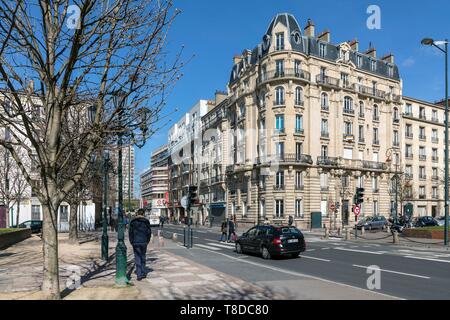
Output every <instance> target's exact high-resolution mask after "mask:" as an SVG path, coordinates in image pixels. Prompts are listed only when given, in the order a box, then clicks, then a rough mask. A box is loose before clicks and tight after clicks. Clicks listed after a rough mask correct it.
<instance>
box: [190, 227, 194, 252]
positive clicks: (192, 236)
mask: <svg viewBox="0 0 450 320" xmlns="http://www.w3.org/2000/svg"><path fill="white" fill-rule="evenodd" d="M193 245H194V230H193V229H191V246H190V247H191V248H193Z"/></svg>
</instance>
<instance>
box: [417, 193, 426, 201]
mask: <svg viewBox="0 0 450 320" xmlns="http://www.w3.org/2000/svg"><path fill="white" fill-rule="evenodd" d="M426 198H427V196H426V195H424V194H421V195H419V199H420V200H425V199H426Z"/></svg>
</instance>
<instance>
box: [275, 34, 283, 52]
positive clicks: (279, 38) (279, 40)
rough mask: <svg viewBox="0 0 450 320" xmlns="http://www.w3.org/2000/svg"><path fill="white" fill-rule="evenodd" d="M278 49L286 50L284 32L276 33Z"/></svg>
mask: <svg viewBox="0 0 450 320" xmlns="http://www.w3.org/2000/svg"><path fill="white" fill-rule="evenodd" d="M275 49H276V50H277V51H280V50H284V32H280V33H277V34H276V48H275Z"/></svg>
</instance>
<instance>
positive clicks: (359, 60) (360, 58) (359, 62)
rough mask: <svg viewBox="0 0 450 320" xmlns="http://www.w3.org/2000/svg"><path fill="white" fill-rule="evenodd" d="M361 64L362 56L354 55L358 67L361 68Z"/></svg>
mask: <svg viewBox="0 0 450 320" xmlns="http://www.w3.org/2000/svg"><path fill="white" fill-rule="evenodd" d="M362 64H363V57H362V56H361V55H359V54H358V55H357V56H356V65H357V67H358V68H361V67H362Z"/></svg>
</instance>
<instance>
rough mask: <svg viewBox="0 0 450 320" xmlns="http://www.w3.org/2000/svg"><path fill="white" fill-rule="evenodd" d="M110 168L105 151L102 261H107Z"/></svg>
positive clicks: (107, 154)
mask: <svg viewBox="0 0 450 320" xmlns="http://www.w3.org/2000/svg"><path fill="white" fill-rule="evenodd" d="M110 166H111V162H110V159H109V151H108V150H105V152H104V154H103V223H102V225H103V233H102V259H103V260H105V261H106V260H108V247H109V238H108V188H109V181H108V180H109V179H108V173H109V168H110Z"/></svg>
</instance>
